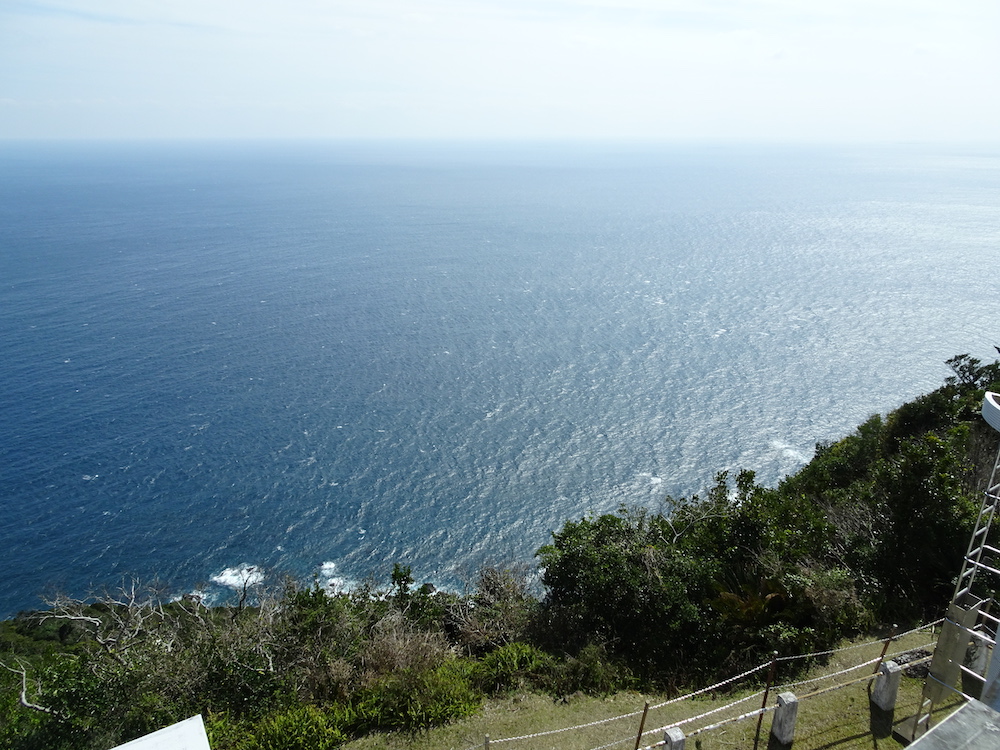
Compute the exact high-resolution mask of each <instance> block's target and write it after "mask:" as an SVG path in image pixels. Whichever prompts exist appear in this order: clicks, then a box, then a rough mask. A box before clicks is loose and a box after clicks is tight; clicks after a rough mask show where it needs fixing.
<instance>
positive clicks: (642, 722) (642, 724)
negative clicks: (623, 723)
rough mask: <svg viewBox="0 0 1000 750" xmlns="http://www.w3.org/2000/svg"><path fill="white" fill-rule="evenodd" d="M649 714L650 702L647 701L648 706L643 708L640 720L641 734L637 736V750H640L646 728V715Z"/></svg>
mask: <svg viewBox="0 0 1000 750" xmlns="http://www.w3.org/2000/svg"><path fill="white" fill-rule="evenodd" d="M648 713H649V701H646V705H645V706H643V708H642V718H641V719H640V720H639V734H637V735H636V736H635V750H639V745H640V744H642V730H643V729H645V728H646V714H648Z"/></svg>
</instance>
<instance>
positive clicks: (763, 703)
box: [753, 651, 778, 750]
mask: <svg viewBox="0 0 1000 750" xmlns="http://www.w3.org/2000/svg"><path fill="white" fill-rule="evenodd" d="M777 666H778V652H777V651H775V652H774V653H773V654H772V655H771V669H770V671H769V672H768V673H767V687H765V688H764V700H762V701H761V702H760V713H759V714H757V734H755V735H754V738H753V750H757V747H758V746H759V745H760V725H761V724H763V723H764V709H765V708H767V697H768V695H769V694H770V692H771V684H772V683H773V682H774V670H775V669H776V668H777Z"/></svg>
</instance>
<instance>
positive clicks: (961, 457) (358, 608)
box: [0, 355, 1000, 750]
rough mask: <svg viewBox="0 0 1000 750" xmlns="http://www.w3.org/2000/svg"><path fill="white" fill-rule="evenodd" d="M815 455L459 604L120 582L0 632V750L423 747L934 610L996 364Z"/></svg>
mask: <svg viewBox="0 0 1000 750" xmlns="http://www.w3.org/2000/svg"><path fill="white" fill-rule="evenodd" d="M948 364H949V365H950V366H951V368H952V371H953V372H954V375H953V376H952V377H950V378H948V379H947V380H946V382H945V384H944V385H943V386H942V387H941V388H939V389H937V390H935V391H934V392H933V393H930V394H927V395H926V396H922V397H920V398H918V399H916V400H915V401H912V402H910V403H908V404H905V405H904V406H902V407H900V408H899V409H897V410H895V411H894V412H892V413H890V414H888V415H887V416H885V417H879V416H875V417H872V418H870V419H869V420H868V421H866V422H865V423H864V424H862V425H861V426H860V427H858V429H857V430H856V431H855V432H854V433H853V434H851V435H849V436H847V437H845V438H844V439H842V440H839V441H837V442H834V443H830V444H822V445H819V446H817V450H816V455H815V457H814V458H813V460H812V461H811V462H810V463H809V464H808V465H807V466H805V467H804V468H803V469H802V470H801V471H799V472H797V473H796V474H794V475H793V476H790V477H788V478H786V479H785V480H784V481H783V482H781V483H780V484H779V485H778V486H777V487H774V488H767V487H761V486H759V485H758V484H757V483H756V481H755V479H754V475H753V473H752V472H749V471H742V472H740V473H739V474H737V475H736V476H735V477H730V476H729V475H728V474H726V473H722V474H719V475H718V476H717V477H716V478H715V481H714V484H713V486H712V487H711V488H710V489H709V490H708V491H707V492H706V493H705V494H704V496H695V497H690V498H680V499H674V498H668V499H667V500H668V502H666V503H665V504H664V507H666V508H669V509H670V511H669V513H653V512H650V511H648V510H645V509H641V508H622V509H621V510H619V512H617V513H614V514H607V515H602V516H599V517H586V518H582V519H579V520H573V521H568V522H567V523H566V524H565V525H564V526H563V527H562V528H561V529H560V530H559V531H557V532H556V533H554V534H553V537H552V540H551V543H550V544H548V545H546V546H544V547H542V548H541V549H540V550H539V551H538V560H539V567H540V573H541V585H542V590H541V593H540V596H539V595H536V594H534V593H533V592H532V589H531V587H530V586H529V583H528V582H529V580H530V575H529V574H530V572H531V571H530V570H527V569H523V570H521V569H509V568H500V567H490V568H484V569H483V570H482V571H480V573H479V576H478V580H476V581H474V582H473V584H472V585H471V586H470V590H469V592H467V593H465V594H453V593H447V592H441V591H435V590H434V589H433V588H432V587H429V586H423V587H417V588H415V587H414V580H413V577H412V574H411V571H410V570H409V568H407V567H406V566H405V565H396V566H395V568H394V570H393V572H392V576H391V580H390V581H389V582H387V583H386V584H385V585H381V586H380V585H376V584H375V583H371V584H369V585H367V586H365V587H362V588H361V589H359V590H356V591H352V592H327V591H324V590H322V589H321V588H319V587H318V586H316V585H315V584H314V585H311V586H303V585H301V584H297V583H295V582H291V581H285V582H282V583H280V584H277V585H275V586H266V585H253V586H249V585H248V587H247V588H246V590H245V591H243V592H241V594H240V595H239V596H238V597H237V598H236V599H235V600H234V602H232V603H230V605H228V606H222V607H212V608H209V607H205V606H204V605H203V604H202V603H201V602H200V601H198V600H197V599H195V598H191V597H186V598H183V599H180V600H178V601H173V602H169V603H168V602H167V599H168V597H164V596H162V595H161V594H160V593H159V592H157V591H155V590H151V589H144V588H141V587H138V586H137V585H135V584H132V583H128V584H126V585H124V586H122V587H121V588H120V589H119V590H117V591H115V592H108V593H107V594H105V595H103V596H100V597H96V598H92V599H89V600H87V601H77V600H72V599H69V598H63V599H60V600H57V601H54V602H53V603H52V607H51V609H49V610H46V611H43V612H34V613H22V614H21V615H19V616H18V617H16V618H15V619H13V620H9V621H6V622H4V623H0V664H2V665H3V668H2V669H0V745H2V746H4V747H9V748H15V749H16V748H23V749H25V750H27V749H28V748H107V747H112V746H114V745H115V744H118V743H121V742H124V741H126V740H128V739H131V738H133V737H136V736H140V735H142V734H144V733H147V732H150V731H153V730H155V729H158V728H160V727H162V726H165V725H167V724H169V723H172V722H174V721H178V720H181V719H184V718H186V717H188V716H191V715H193V714H196V713H201V714H202V715H203V716H204V717H205V721H206V724H207V727H208V730H209V733H210V736H211V742H212V747H213V748H215V750H225V749H227V748H231V749H233V750H237V749H238V750H251V749H252V750H270V749H275V750H276V749H278V748H330V747H336V746H338V745H340V744H342V743H343V742H344V741H345V740H346V739H347V738H349V737H352V736H358V735H361V734H364V733H367V732H371V731H375V730H411V731H412V730H420V729H423V728H427V727H430V726H434V725H437V724H441V723H444V722H447V721H450V720H453V719H455V718H458V717H462V716H466V715H469V714H470V713H473V712H475V711H477V710H478V708H479V706H480V705H481V703H482V701H483V700H484V698H485V697H486V696H490V695H498V694H503V693H506V692H510V691H513V690H519V689H529V690H534V691H539V692H545V693H549V694H551V695H553V696H554V697H565V696H568V695H571V694H573V693H575V692H581V691H582V692H585V693H591V694H602V693H607V692H610V691H614V690H617V689H620V688H623V687H656V688H661V689H662V688H667V689H670V688H676V687H680V686H682V685H693V684H695V683H698V682H700V681H702V680H708V679H711V678H713V677H717V676H728V675H731V674H733V673H735V672H737V671H739V670H741V669H742V668H744V667H746V666H748V665H752V664H757V663H760V662H761V661H763V660H765V659H766V658H767V654H769V653H770V652H771V651H773V650H778V651H780V652H784V653H795V652H798V653H801V652H805V651H812V650H817V649H820V648H822V647H825V646H826V645H828V644H830V643H832V642H833V641H834V640H836V639H838V638H841V637H843V636H845V635H849V634H852V633H855V632H859V631H864V630H867V629H872V628H875V627H878V626H880V625H883V624H885V623H890V622H891V623H901V624H902V623H906V622H912V621H916V620H920V619H923V618H936V617H938V616H940V614H941V612H942V611H943V608H944V606H945V604H946V602H947V599H948V597H949V594H950V592H951V588H952V586H953V585H954V584H953V581H954V576H955V575H956V574H957V572H958V568H959V563H960V560H961V556H962V554H963V552H964V551H965V547H966V545H967V542H968V536H969V533H970V530H971V525H972V523H973V521H974V518H975V513H976V510H977V509H978V504H979V497H978V492H979V489H980V488H981V486H982V482H983V478H984V477H983V474H984V472H987V471H988V469H989V467H991V466H992V460H993V456H994V455H995V451H996V442H997V441H996V435H995V433H993V432H992V431H991V430H990V429H989V428H988V427H987V426H986V425H985V424H984V423H983V422H982V419H981V418H980V417H979V408H980V404H981V401H982V396H983V390H984V389H985V388H992V389H997V388H998V387H1000V363H997V362H994V363H992V364H985V365H984V364H983V363H981V362H979V361H977V360H975V359H973V358H971V357H969V356H966V355H963V356H959V357H955V358H953V359H952V360H949V362H948Z"/></svg>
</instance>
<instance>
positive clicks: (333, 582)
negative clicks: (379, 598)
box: [319, 561, 358, 593]
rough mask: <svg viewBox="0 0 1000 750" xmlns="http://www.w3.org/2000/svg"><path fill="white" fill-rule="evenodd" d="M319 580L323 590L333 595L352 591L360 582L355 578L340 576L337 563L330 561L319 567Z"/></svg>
mask: <svg viewBox="0 0 1000 750" xmlns="http://www.w3.org/2000/svg"><path fill="white" fill-rule="evenodd" d="M319 578H320V582H321V585H322V586H323V588H324V589H325V590H326V591H329V592H331V593H336V592H338V591H350V590H351V589H353V588H356V587H357V585H358V582H357V581H356V580H354V579H353V578H346V577H344V576H342V575H338V573H337V563H335V562H330V561H327V562H325V563H323V564H321V565H320V566H319Z"/></svg>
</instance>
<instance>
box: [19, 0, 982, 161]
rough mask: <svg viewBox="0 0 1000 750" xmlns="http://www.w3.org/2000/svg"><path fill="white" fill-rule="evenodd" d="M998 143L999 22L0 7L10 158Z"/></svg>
mask: <svg viewBox="0 0 1000 750" xmlns="http://www.w3.org/2000/svg"><path fill="white" fill-rule="evenodd" d="M358 136H364V137H417V138H425V137H433V138H456V137H457V138H496V137H501V138H521V137H529V138H595V137H597V138H656V139H674V138H724V139H768V140H774V139H779V140H789V139H794V140H805V141H831V140H832V141H840V140H847V141H859V140H861V141H954V142H969V141H993V142H996V141H998V140H1000V2H998V0H940V1H939V0H825V1H823V2H817V1H814V0H280V2H279V1H278V0H160V1H158V2H152V1H150V0H41V1H40V2H35V1H34V0H0V138H22V137H45V138H50V137H56V138H81V137H82V138H91V137H102V138H123V137H124V138H147V137H241V138H242V137H280V138H288V137H358Z"/></svg>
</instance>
